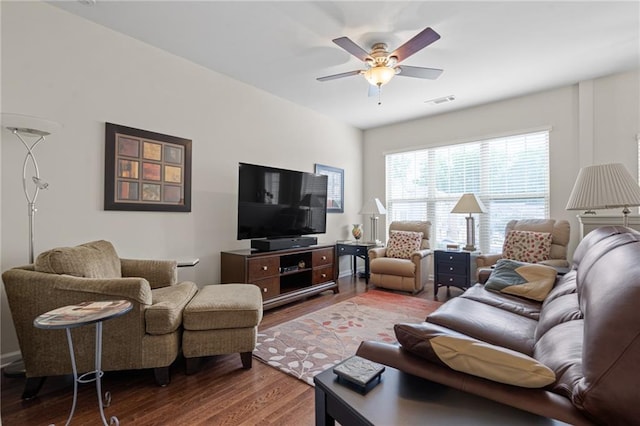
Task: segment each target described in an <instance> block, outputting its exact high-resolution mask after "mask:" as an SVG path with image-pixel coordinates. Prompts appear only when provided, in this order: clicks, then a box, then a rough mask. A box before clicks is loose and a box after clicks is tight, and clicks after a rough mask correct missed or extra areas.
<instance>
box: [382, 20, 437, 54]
mask: <svg viewBox="0 0 640 426" xmlns="http://www.w3.org/2000/svg"><path fill="white" fill-rule="evenodd" d="M439 38H440V34H438V33H437V32H435V31H434V30H432V29H431V27H427V28H425V29H424V30H422V31H421V32H419V33H418V34H417V35H415V36H414V37H413V38H412V39H411V40H409V41H408V42H406V43H405V44H403V45H402V46H400V47H398V48H397V49H396V50H394V51H393V52H391V54H390V55H389V56H395V57H397V58H398V62H402V61H404V60H405V59H407V58H408V57H409V56H411V55H413V54H414V53H416V52H417V51H419V50H422V49H424V48H425V47H427V46H428V45H430V44H431V43H433V42H434V41H436V40H438V39H439Z"/></svg>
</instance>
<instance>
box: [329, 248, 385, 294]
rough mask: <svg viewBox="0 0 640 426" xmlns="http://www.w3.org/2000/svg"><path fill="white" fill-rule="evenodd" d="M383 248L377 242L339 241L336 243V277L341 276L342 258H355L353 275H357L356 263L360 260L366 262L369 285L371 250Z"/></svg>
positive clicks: (365, 277) (365, 270)
mask: <svg viewBox="0 0 640 426" xmlns="http://www.w3.org/2000/svg"><path fill="white" fill-rule="evenodd" d="M376 247H381V246H380V244H376V243H375V242H366V241H338V242H336V258H337V259H338V263H337V266H336V269H337V271H336V275H337V276H338V277H339V276H340V256H353V275H355V274H357V265H356V261H357V260H358V258H360V259H362V260H364V274H363V275H364V279H365V282H366V283H367V284H369V250H370V249H372V248H376Z"/></svg>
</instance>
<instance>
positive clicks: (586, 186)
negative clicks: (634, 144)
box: [566, 163, 640, 227]
mask: <svg viewBox="0 0 640 426" xmlns="http://www.w3.org/2000/svg"><path fill="white" fill-rule="evenodd" d="M631 206H640V186H638V183H637V182H636V180H635V179H634V178H633V176H631V173H629V172H628V171H627V169H626V168H625V167H624V165H622V164H620V163H613V164H599V165H595V166H588V167H583V168H582V169H580V172H578V177H577V178H576V183H575V184H574V185H573V190H572V191H571V195H570V196H569V201H568V202H567V207H566V209H567V210H587V211H588V212H590V213H593V212H592V210H595V209H611V208H617V207H622V215H623V219H622V224H623V226H625V227H627V226H629V217H628V215H629V213H631V210H629V207H631Z"/></svg>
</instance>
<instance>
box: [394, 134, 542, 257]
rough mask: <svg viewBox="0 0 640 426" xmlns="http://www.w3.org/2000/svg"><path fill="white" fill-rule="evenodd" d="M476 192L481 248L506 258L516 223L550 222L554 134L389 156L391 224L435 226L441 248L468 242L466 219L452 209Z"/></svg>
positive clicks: (466, 144) (477, 222) (434, 231)
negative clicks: (510, 228) (510, 226)
mask: <svg viewBox="0 0 640 426" xmlns="http://www.w3.org/2000/svg"><path fill="white" fill-rule="evenodd" d="M467 192H473V193H474V194H476V196H478V197H479V198H480V199H481V200H482V202H483V203H484V205H485V206H486V207H487V213H486V214H480V215H477V216H476V226H477V227H478V228H479V229H478V230H476V235H477V236H479V238H478V245H479V248H480V250H482V252H485V253H489V252H500V251H501V249H502V243H503V240H504V228H505V226H506V224H507V222H508V221H509V220H511V219H524V218H546V217H548V216H549V132H548V131H546V130H545V131H540V132H535V133H528V134H521V135H513V136H508V137H500V138H493V139H487V140H481V141H476V142H470V143H464V144H456V145H449V146H443V147H437V148H430V149H423V150H417V151H408V152H401V153H394V154H388V155H386V194H387V200H386V201H387V221H388V222H391V221H394V220H430V221H431V223H432V235H433V237H432V238H433V240H432V243H434V244H435V245H436V246H441V245H443V244H444V243H446V242H458V243H462V242H464V241H466V224H465V219H464V216H465V215H460V214H452V213H451V209H453V206H454V205H455V203H456V202H457V201H458V199H459V198H460V196H462V194H464V193H467Z"/></svg>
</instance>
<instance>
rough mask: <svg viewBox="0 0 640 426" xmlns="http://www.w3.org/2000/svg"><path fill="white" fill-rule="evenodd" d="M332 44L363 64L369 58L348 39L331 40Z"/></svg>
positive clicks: (367, 54)
mask: <svg viewBox="0 0 640 426" xmlns="http://www.w3.org/2000/svg"><path fill="white" fill-rule="evenodd" d="M333 42H334V43H335V44H337V45H338V46H340V47H342V48H343V49H344V50H346V51H347V52H349V53H351V54H352V55H353V56H355V57H356V58H358V59H360V60H361V61H363V62H364V61H366V60H367V58H369V57H370V56H369V52H367V51H366V50H364V49H363V48H362V47H360V46H358V45H357V44H355V43H354V42H353V41H352V40H351V39H350V38H349V37H339V38H336V39H333Z"/></svg>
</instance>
